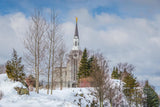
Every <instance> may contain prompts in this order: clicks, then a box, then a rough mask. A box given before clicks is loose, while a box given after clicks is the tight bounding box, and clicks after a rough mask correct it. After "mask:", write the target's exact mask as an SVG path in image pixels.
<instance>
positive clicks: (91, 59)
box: [88, 56, 94, 76]
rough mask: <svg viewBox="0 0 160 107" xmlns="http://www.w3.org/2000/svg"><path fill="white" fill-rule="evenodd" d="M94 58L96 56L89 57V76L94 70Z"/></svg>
mask: <svg viewBox="0 0 160 107" xmlns="http://www.w3.org/2000/svg"><path fill="white" fill-rule="evenodd" d="M93 60H94V56H91V57H90V58H89V59H88V72H89V76H90V74H91V73H92V72H93V70H92V65H93Z"/></svg>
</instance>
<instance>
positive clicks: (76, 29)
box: [74, 17, 79, 38]
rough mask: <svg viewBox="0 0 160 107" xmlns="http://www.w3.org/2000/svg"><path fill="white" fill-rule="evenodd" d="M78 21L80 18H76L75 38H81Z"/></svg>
mask: <svg viewBox="0 0 160 107" xmlns="http://www.w3.org/2000/svg"><path fill="white" fill-rule="evenodd" d="M77 20H78V18H77V17H76V28H75V34H74V37H76V36H77V38H79V35H78V25H77Z"/></svg>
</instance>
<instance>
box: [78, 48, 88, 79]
mask: <svg viewBox="0 0 160 107" xmlns="http://www.w3.org/2000/svg"><path fill="white" fill-rule="evenodd" d="M87 76H89V69H88V54H87V49H86V48H85V49H84V51H83V55H82V58H81V61H80V67H79V73H78V77H79V78H85V77H87Z"/></svg>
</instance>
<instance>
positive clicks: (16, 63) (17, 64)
mask: <svg viewBox="0 0 160 107" xmlns="http://www.w3.org/2000/svg"><path fill="white" fill-rule="evenodd" d="M21 61H22V57H18V55H17V52H16V50H15V49H13V54H12V59H11V60H8V61H7V64H6V73H7V76H8V78H10V79H11V80H13V81H20V82H22V83H23V84H25V83H24V79H25V73H24V65H22V64H21ZM25 85H26V84H25Z"/></svg>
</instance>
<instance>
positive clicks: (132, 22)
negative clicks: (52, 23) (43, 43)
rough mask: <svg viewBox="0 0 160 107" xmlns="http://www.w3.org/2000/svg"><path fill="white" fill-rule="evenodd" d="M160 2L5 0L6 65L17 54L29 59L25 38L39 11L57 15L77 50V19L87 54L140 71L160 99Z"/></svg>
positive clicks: (0, 12)
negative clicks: (90, 51) (94, 53)
mask: <svg viewBox="0 0 160 107" xmlns="http://www.w3.org/2000/svg"><path fill="white" fill-rule="evenodd" d="M159 5H160V0H0V52H1V53H0V63H1V64H3V63H5V62H6V61H7V60H8V59H9V57H8V56H9V55H10V53H11V52H12V48H15V49H16V50H17V51H18V52H19V53H20V55H22V56H23V49H22V48H23V43H22V39H23V37H24V36H23V35H25V32H26V29H27V25H28V22H29V18H30V16H31V14H32V13H33V11H34V9H40V10H42V11H43V12H44V13H45V12H47V11H48V10H50V9H52V8H53V9H55V10H56V11H57V12H58V14H59V16H60V20H61V24H62V26H63V31H64V36H65V40H66V43H67V45H66V46H67V48H68V49H71V47H72V39H73V35H74V27H75V17H76V16H77V17H78V18H79V20H78V25H79V33H80V40H81V42H80V45H81V47H82V49H83V48H84V47H87V48H89V49H94V50H97V49H100V50H101V51H102V52H103V53H104V55H105V56H106V57H107V58H108V59H109V60H111V64H112V66H114V65H116V63H118V62H128V63H131V64H133V65H135V66H136V71H135V75H136V76H137V78H138V79H139V80H140V81H141V80H146V79H149V81H150V82H151V84H153V85H154V86H155V87H156V91H157V92H159V94H160V83H159V81H160V66H159V63H160V27H159V25H160V6H159Z"/></svg>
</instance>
